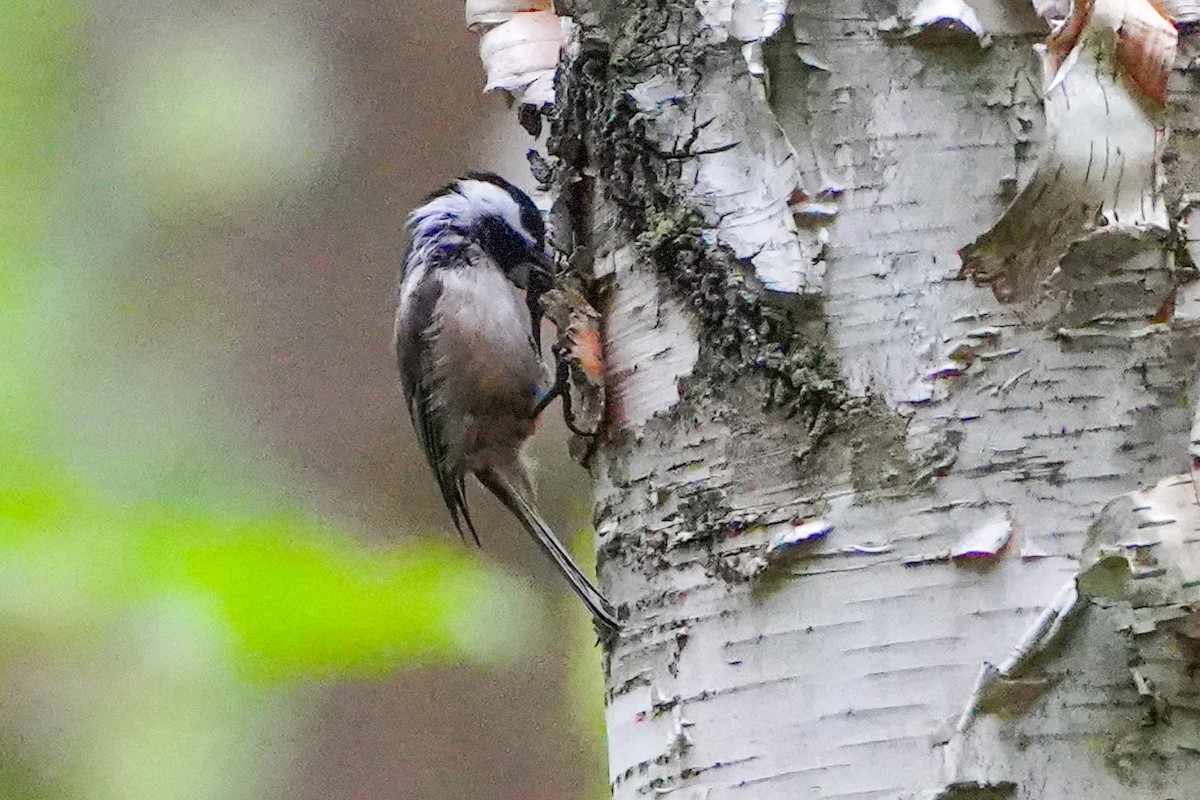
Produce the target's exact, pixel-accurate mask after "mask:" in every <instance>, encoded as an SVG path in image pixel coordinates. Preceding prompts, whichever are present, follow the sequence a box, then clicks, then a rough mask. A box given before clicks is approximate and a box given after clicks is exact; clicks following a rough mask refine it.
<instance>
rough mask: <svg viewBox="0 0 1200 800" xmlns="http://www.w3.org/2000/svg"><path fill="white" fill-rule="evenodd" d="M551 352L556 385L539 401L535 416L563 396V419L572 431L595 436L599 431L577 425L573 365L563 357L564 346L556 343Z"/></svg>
mask: <svg viewBox="0 0 1200 800" xmlns="http://www.w3.org/2000/svg"><path fill="white" fill-rule="evenodd" d="M550 352H551V353H552V354H553V355H554V385H553V386H551V387H550V389H549V391H547V392H546V393H545V394H544V395H542V399H541V400H539V401H538V404H537V407H536V408H534V410H533V416H534V418H535V419H536V418H537V417H539V416H541V413H542V412H543V411H545V410H546V406H548V405H550V404H551V403H553V402H554V398H556V397H561V398H562V408H563V421H564V422H565V423H566V424H567V428H568V429H569V430H570V431H571V433H573V434H575V435H576V436H584V437H587V438H589V439H590V438H593V437H595V436H596V434H597V433H598V431H585V430H580V429H579V428H578V427H577V426H576V425H575V413H574V412H573V411H572V409H571V365H570V364H568V363H567V360H566V359H565V358H563V348H562V347H561V346H559V345H557V344H556V345H553V346H552V347H551V348H550Z"/></svg>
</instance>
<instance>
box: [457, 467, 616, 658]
mask: <svg viewBox="0 0 1200 800" xmlns="http://www.w3.org/2000/svg"><path fill="white" fill-rule="evenodd" d="M475 475H476V477H477V478H479V482H480V483H482V484H483V485H484V486H486V487H487V488H488V491H490V492H491V493H492V494H494V495H495V496H496V498H497V499H498V500H499V501H500V502H501V503H503V504H504V506H505V508H507V509H508V510H509V511H511V512H512V513H513V514H515V515H516V517H517V518H518V519H519V520H521V524H522V525H524V526H525V530H527V531H529V535H530V536H532V537H533V540H534V541H535V542H537V543H538V546H539V547H541V548H542V550H543V551H544V552H545V553H546V555H548V556H550V560H551V561H553V562H554V564H555V566H557V567H558V570H559V572H561V573H562V574H563V577H564V578H566V579H567V583H569V584H571V588H572V589H574V590H575V594H577V595H579V599H580V600H582V601H583V602H584V604H585V605H586V606H587V607H588V610H589V611H591V612H592V618H593V619H594V620H595V621H596V625H597V627H599V628H600V629H601V634H602V637H606V636H610V635H613V634H616V633H617V632H618V631H620V630H621V623H620V622H619V621H618V620H617V614H616V611H615V610H614V609H613V607H612V605H611V604H610V603H609V602H608V600H606V599H605V597H604V595H602V594H601V593H600V590H599V589H597V588H596V586H595V585H594V584H593V583H592V582H591V581H590V580H588V578H587V576H586V575H584V574H583V571H582V570H581V569H579V565H578V564H576V563H575V559H573V558H571V554H570V553H568V552H567V549H566V548H565V547H563V546H562V543H561V542H559V541H558V537H557V536H555V535H554V531H552V530H550V526H549V525H547V524H546V521H545V520H543V519H542V517H541V515H540V514H538V512H537V509H535V508H534V507H533V505H532V504H531V503H530V502H529V501H528V500H527V499H525V496H524V495H523V494H521V493H520V492H518V491H517V490H516V489H514V488H513V486H512V484H511V483H510V482H509V481H508V480H506V479H505V478H504V476H503V475H501V474H500V473H499V472H497V471H496V470H493V469H490V468H484V469H481V470H479V471H477V472H476V473H475Z"/></svg>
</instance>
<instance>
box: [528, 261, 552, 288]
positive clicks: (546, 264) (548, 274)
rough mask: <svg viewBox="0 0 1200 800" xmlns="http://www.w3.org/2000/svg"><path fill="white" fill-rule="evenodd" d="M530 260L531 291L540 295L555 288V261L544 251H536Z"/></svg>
mask: <svg viewBox="0 0 1200 800" xmlns="http://www.w3.org/2000/svg"><path fill="white" fill-rule="evenodd" d="M532 256H533V257H532V258H531V259H530V260H529V291H530V292H532V293H534V294H538V295H540V294H541V293H542V292H545V291H548V290H549V289H550V288H551V287H552V286H554V259H553V258H551V257H550V256H549V255H547V254H546V252H545V251H544V250H535V251H533V253H532Z"/></svg>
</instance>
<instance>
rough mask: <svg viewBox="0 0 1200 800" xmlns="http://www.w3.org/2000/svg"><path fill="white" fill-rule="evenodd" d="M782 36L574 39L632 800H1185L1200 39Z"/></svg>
mask: <svg viewBox="0 0 1200 800" xmlns="http://www.w3.org/2000/svg"><path fill="white" fill-rule="evenodd" d="M778 5H779V4H778V3H775V2H770V1H769V0H762V1H761V2H755V1H754V0H694V2H690V1H689V0H592V1H591V2H589V1H588V0H573V1H572V2H569V3H568V2H560V3H557V4H556V10H557V11H558V13H560V14H562V15H564V16H565V17H569V18H570V22H569V23H568V30H569V31H570V36H569V38H568V39H567V41H566V45H565V48H564V54H563V61H562V62H561V64H560V68H559V73H558V79H557V86H556V106H555V110H554V118H553V130H552V132H551V136H550V140H549V147H550V151H551V154H552V155H554V156H556V157H557V159H558V162H557V164H556V167H555V173H556V174H555V181H556V183H557V185H558V187H559V188H560V190H561V196H560V202H559V204H558V206H557V207H556V227H557V229H558V236H557V240H558V241H560V242H562V243H563V244H564V246H565V248H566V249H567V250H569V251H570V254H571V262H572V265H573V267H574V268H575V270H576V272H577V273H578V275H579V276H580V278H581V279H586V280H585V282H586V283H588V284H589V285H586V286H585V290H586V293H587V294H588V295H589V297H590V299H591V300H592V301H594V304H595V305H596V306H597V308H599V309H601V311H602V312H603V313H604V325H605V331H604V335H605V346H606V357H607V362H608V375H607V380H608V390H609V395H610V402H609V409H608V417H609V420H608V422H609V426H610V429H609V432H608V434H607V435H606V436H605V437H604V438H603V439H602V440H601V441H600V443H599V448H598V451H597V452H596V454H595V458H594V459H593V461H592V468H593V473H594V475H595V478H596V521H597V532H598V534H599V537H600V548H601V555H602V559H601V562H602V572H603V578H604V582H605V584H606V588H607V590H608V593H609V594H610V596H611V597H612V598H613V599H614V600H615V601H617V602H620V603H623V604H624V605H625V606H626V608H627V610H628V612H629V630H628V632H627V633H626V634H625V635H624V636H623V637H622V639H621V640H620V641H619V642H618V643H617V644H616V645H615V646H614V648H613V649H612V651H611V652H610V653H609V654H608V667H609V701H610V702H609V711H608V725H609V750H610V777H611V780H612V786H613V791H614V795H615V796H616V797H618V798H642V797H648V796H660V795H665V796H673V797H679V798H686V800H695V799H696V798H706V799H707V800H724V799H725V798H738V800H746V799H749V800H759V799H760V798H761V800H767V799H768V798H771V799H772V800H773V799H774V798H780V797H788V798H791V797H797V798H798V797H813V798H854V799H855V800H929V799H930V798H946V799H949V798H956V799H958V800H962V799H964V798H973V799H974V800H979V799H980V798H1004V799H1005V800H1049V798H1054V799H1055V800H1060V799H1061V800H1075V798H1089V799H1090V798H1118V797H1121V798H1123V797H1155V798H1185V797H1194V796H1196V787H1197V786H1200V729H1198V728H1197V724H1198V720H1200V701H1197V699H1196V697H1197V695H1196V691H1197V690H1196V685H1195V677H1194V675H1195V674H1196V669H1197V663H1198V662H1200V647H1198V646H1197V642H1200V632H1198V631H1200V627H1198V623H1197V622H1196V618H1197V613H1198V611H1200V597H1197V596H1196V595H1195V592H1196V591H1198V589H1197V587H1198V586H1200V578H1198V577H1196V576H1195V575H1193V573H1197V570H1198V569H1200V568H1198V567H1197V566H1196V565H1197V564H1200V552H1198V551H1197V548H1198V547H1200V503H1198V502H1197V499H1196V498H1197V497H1198V496H1200V493H1198V490H1197V488H1196V486H1197V480H1196V479H1195V478H1194V477H1193V469H1194V463H1200V462H1196V461H1194V459H1195V458H1196V456H1195V453H1196V452H1200V444H1197V440H1200V423H1197V422H1195V419H1194V409H1195V408H1196V402H1195V401H1196V397H1195V395H1196V385H1195V374H1196V367H1197V364H1198V362H1200V342H1197V338H1196V337H1197V333H1198V332H1200V322H1198V321H1200V290H1198V289H1197V288H1196V287H1197V286H1200V283H1197V282H1196V281H1195V280H1194V278H1195V275H1194V265H1193V264H1192V263H1190V261H1189V260H1188V259H1189V258H1190V253H1191V251H1192V243H1193V242H1194V236H1193V235H1192V230H1193V228H1192V223H1191V220H1192V218H1193V216H1194V214H1196V213H1200V212H1196V211H1195V210H1194V209H1195V208H1196V207H1197V206H1198V205H1200V201H1198V200H1196V197H1197V196H1198V195H1200V191H1198V190H1197V188H1196V187H1195V186H1194V185H1192V183H1193V182H1194V181H1195V180H1196V179H1197V178H1196V176H1197V174H1200V171H1198V170H1197V169H1195V168H1194V167H1196V166H1197V164H1198V163H1200V161H1198V159H1200V155H1197V153H1198V152H1200V148H1196V147H1194V146H1192V145H1194V144H1195V142H1196V141H1197V135H1196V131H1197V130H1200V111H1198V110H1197V108H1198V106H1197V104H1196V103H1195V102H1194V101H1195V98H1196V97H1197V96H1200V95H1198V94H1197V91H1198V86H1197V76H1196V73H1195V71H1194V68H1193V66H1192V65H1193V63H1194V62H1193V60H1191V59H1193V58H1194V57H1195V53H1196V51H1195V49H1194V46H1195V43H1194V42H1192V41H1190V37H1184V39H1183V40H1182V41H1180V42H1179V44H1178V51H1177V52H1176V53H1171V52H1168V51H1167V50H1166V49H1164V48H1165V47H1166V46H1167V43H1169V42H1173V41H1174V40H1173V38H1172V36H1173V35H1174V29H1173V28H1172V29H1171V30H1169V31H1168V29H1167V26H1165V20H1167V19H1168V16H1167V15H1176V16H1174V19H1175V20H1176V21H1179V22H1184V21H1186V20H1185V17H1184V16H1181V15H1183V14H1186V13H1191V11H1194V10H1195V4H1194V3H1190V4H1189V3H1186V2H1175V3H1148V2H1142V0H1125V1H1124V2H1118V1H1117V0H1091V2H1087V1H1085V0H1080V2H1077V3H1074V4H1067V3H1058V2H1036V3H1032V4H1030V3H1026V2H1024V1H1023V0H1022V1H1020V2H1018V0H970V1H969V2H926V1H925V0H911V2H910V1H909V0H897V1H895V2H893V1H891V0H837V1H836V2H835V1H834V0H803V1H802V2H799V1H798V2H795V3H793V4H792V5H791V6H790V17H784V16H781V15H780V14H779V8H778ZM1147 9H1148V10H1149V13H1146V12H1147ZM1189 9H1190V10H1189ZM1038 14H1042V15H1045V16H1047V17H1051V18H1054V17H1055V16H1056V15H1058V16H1062V17H1065V21H1064V20H1062V19H1056V20H1055V23H1056V25H1058V27H1056V29H1055V33H1054V35H1053V38H1052V39H1051V40H1050V43H1049V45H1048V46H1047V48H1046V49H1045V51H1044V56H1043V59H1042V60H1043V64H1042V65H1039V64H1038V63H1037V59H1036V58H1035V57H1033V52H1032V47H1033V45H1034V44H1036V43H1038V42H1040V41H1042V40H1044V38H1045V35H1046V26H1045V23H1044V22H1043V20H1042V19H1041V18H1040V17H1039V16H1038ZM1058 23H1062V24H1061V25H1059V24H1058ZM1189 24H1190V23H1189ZM1185 30H1188V29H1187V28H1185ZM1138 31H1141V33H1138ZM1143 34H1145V36H1146V38H1145V39H1144V40H1142V39H1139V38H1137V37H1140V36H1142V35H1143ZM768 37H771V38H769V39H768ZM1138 42H1141V43H1138ZM1170 47H1175V45H1174V44H1170ZM1164 65H1172V67H1171V70H1170V71H1169V73H1167V72H1164V71H1163V70H1164ZM1155 70H1158V72H1155ZM1163 75H1165V76H1166V77H1165V78H1164V77H1163ZM760 76H761V77H760ZM1160 87H1165V89H1164V91H1165V93H1163V92H1160ZM1043 90H1045V94H1044V95H1043ZM1160 95H1161V96H1160ZM1162 97H1165V98H1166V105H1165V106H1164V105H1162ZM1168 122H1169V124H1170V127H1171V131H1172V134H1173V135H1174V134H1175V133H1176V132H1182V135H1181V136H1179V137H1177V138H1176V139H1175V140H1174V141H1171V140H1167V141H1166V144H1165V146H1164V134H1163V133H1162V132H1163V131H1165V130H1166V128H1165V126H1166V123H1168ZM1160 154H1161V157H1162V163H1161V165H1160V164H1159V162H1158V161H1157V160H1156V159H1158V158H1159V157H1160ZM1164 181H1165V182H1166V185H1165V186H1164V185H1163V184H1164ZM1167 198H1169V199H1170V200H1171V205H1170V209H1169V210H1170V211H1171V212H1172V213H1178V218H1177V219H1175V220H1171V219H1170V217H1169V215H1168V214H1167V213H1166V211H1167V209H1168V207H1167V204H1166V199H1167ZM972 239H974V244H972V245H971V246H969V247H967V248H966V249H965V250H964V251H963V262H962V263H963V266H962V267H961V269H962V274H961V275H960V260H959V257H958V250H959V249H960V248H962V246H963V243H964V242H969V241H972ZM1177 254H1178V256H1179V259H1180V260H1179V261H1178V262H1177V261H1176V255H1177ZM961 277H970V278H973V279H975V280H973V281H965V280H961ZM976 281H980V282H986V283H987V285H984V286H977V285H976ZM1146 486H1152V487H1154V488H1153V489H1151V490H1149V491H1143V487H1146ZM1114 498H1116V499H1114Z"/></svg>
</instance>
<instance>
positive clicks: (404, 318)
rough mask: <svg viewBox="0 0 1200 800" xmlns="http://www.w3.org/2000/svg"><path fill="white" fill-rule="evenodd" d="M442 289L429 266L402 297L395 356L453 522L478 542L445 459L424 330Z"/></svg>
mask: <svg viewBox="0 0 1200 800" xmlns="http://www.w3.org/2000/svg"><path fill="white" fill-rule="evenodd" d="M441 295H442V283H441V280H439V279H438V277H437V273H436V272H433V271H431V272H426V273H425V274H423V275H421V276H420V278H419V282H418V283H417V285H416V286H415V287H414V288H413V289H412V290H411V292H409V294H408V295H407V296H406V297H402V299H401V302H400V306H401V307H400V309H399V310H398V312H397V316H396V331H395V335H396V342H395V344H396V358H397V361H398V364H399V367H400V376H401V382H402V384H403V389H404V397H405V399H406V400H407V402H408V413H409V416H411V417H412V423H413V428H414V429H415V430H416V432H417V439H418V441H420V443H421V449H422V450H424V451H425V458H426V460H427V461H428V462H429V466H430V467H431V468H432V469H433V474H434V477H435V478H437V483H438V488H439V489H441V492H442V499H443V500H445V502H446V508H447V509H448V510H449V511H450V518H451V519H452V520H453V521H454V527H455V528H456V529H457V530H458V533H459V535H460V536H462V537H463V539H464V540H465V539H466V533H467V531H470V533H471V538H472V539H474V540H475V543H476V544H479V534H478V533H476V532H475V525H474V523H472V522H471V514H470V512H469V511H468V509H467V493H466V485H465V483H464V480H463V474H462V470H461V469H459V468H458V467H457V466H456V465H453V464H450V463H449V459H448V448H447V446H446V424H445V421H444V420H443V418H442V414H443V409H441V408H440V407H439V406H438V404H437V403H436V402H435V401H434V397H435V394H436V388H437V387H436V386H435V385H433V384H434V380H435V378H434V377H433V375H434V373H433V369H432V367H433V363H432V362H433V355H432V353H430V349H429V342H428V341H427V338H426V335H427V332H428V331H429V328H430V325H431V323H432V322H433V315H434V311H435V309H436V307H437V303H438V299H439V298H440V297H441ZM464 525H465V529H464Z"/></svg>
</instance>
